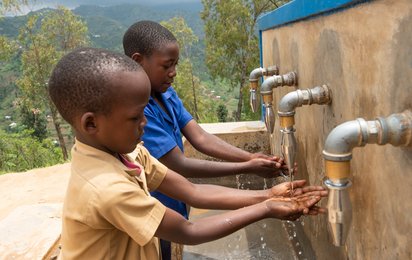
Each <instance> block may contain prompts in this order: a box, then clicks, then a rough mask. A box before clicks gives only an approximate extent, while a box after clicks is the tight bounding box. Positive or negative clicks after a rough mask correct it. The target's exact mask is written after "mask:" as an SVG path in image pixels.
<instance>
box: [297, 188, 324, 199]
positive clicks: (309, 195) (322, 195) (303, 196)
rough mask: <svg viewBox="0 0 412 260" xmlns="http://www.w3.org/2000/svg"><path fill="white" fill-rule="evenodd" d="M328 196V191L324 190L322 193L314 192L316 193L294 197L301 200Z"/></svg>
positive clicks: (310, 192) (306, 193) (311, 192)
mask: <svg viewBox="0 0 412 260" xmlns="http://www.w3.org/2000/svg"><path fill="white" fill-rule="evenodd" d="M327 195H328V191H327V190H322V191H319V190H314V191H308V192H305V193H303V194H301V195H297V196H294V197H295V198H298V199H300V198H305V197H311V196H319V197H326V196H327Z"/></svg>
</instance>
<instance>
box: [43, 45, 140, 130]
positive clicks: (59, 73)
mask: <svg viewBox="0 0 412 260" xmlns="http://www.w3.org/2000/svg"><path fill="white" fill-rule="evenodd" d="M128 71H130V72H135V71H143V69H142V67H141V66H140V65H139V64H138V63H137V62H135V61H133V60H132V59H130V58H129V57H127V56H125V55H123V54H120V53H114V52H111V51H108V50H103V49H96V48H80V49H77V50H74V51H72V52H70V53H69V54H67V55H65V56H64V57H63V58H62V59H61V60H60V61H59V62H58V63H57V65H56V67H55V68H54V69H53V72H52V75H51V77H50V79H49V95H50V97H51V99H52V101H53V103H54V104H55V105H56V107H57V109H58V110H59V112H60V114H61V116H62V117H63V118H64V119H65V120H66V121H67V122H68V123H70V124H71V125H73V123H74V117H75V116H76V115H79V114H81V113H85V112H95V113H104V114H105V113H109V112H110V110H111V96H112V93H113V91H114V90H113V89H112V88H111V85H110V82H111V77H113V75H114V74H116V73H118V72H128Z"/></svg>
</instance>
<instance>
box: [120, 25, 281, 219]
mask: <svg viewBox="0 0 412 260" xmlns="http://www.w3.org/2000/svg"><path fill="white" fill-rule="evenodd" d="M123 48H124V52H125V54H126V55H127V56H129V57H131V58H132V59H133V60H135V61H136V62H138V63H139V64H140V65H141V66H142V67H143V69H144V70H145V71H146V73H147V75H148V77H149V79H150V83H151V87H152V90H151V93H150V99H149V103H148V104H147V106H146V108H145V110H144V113H145V116H146V118H147V121H148V123H147V125H146V126H145V129H144V130H145V134H144V135H143V137H142V140H143V141H144V146H145V147H146V148H147V149H148V150H149V151H150V153H151V154H152V155H153V156H154V157H155V158H157V159H158V160H159V161H161V162H162V163H163V164H165V165H166V166H167V167H169V168H170V169H172V170H174V171H176V172H178V173H179V174H182V175H183V176H185V177H197V178H205V177H209V178H211V177H220V176H227V175H236V174H241V173H255V174H259V175H261V176H265V177H268V176H277V175H278V174H279V173H280V171H281V170H282V168H283V167H284V164H283V160H282V159H280V158H279V157H269V156H267V155H264V154H260V153H255V154H253V153H249V152H246V151H244V150H241V149H239V148H237V147H235V146H232V145H230V144H228V143H226V142H224V141H223V140H221V139H220V138H218V137H216V136H214V135H212V134H209V133H207V132H206V131H204V130H203V129H202V128H201V127H200V126H199V125H198V124H197V123H196V121H195V120H194V119H193V117H192V116H191V115H190V114H189V112H188V111H187V110H186V109H185V107H184V106H183V103H182V101H181V100H180V99H179V97H178V95H177V94H176V92H175V90H174V89H173V87H172V86H171V84H172V83H173V79H174V77H175V76H176V65H177V63H178V60H179V46H178V43H177V40H176V38H175V37H174V36H173V34H172V33H171V32H170V31H169V30H168V29H166V28H165V27H163V26H161V25H160V24H158V23H156V22H152V21H140V22H137V23H135V24H133V25H132V26H130V27H129V29H128V30H127V31H126V33H125V35H124V37H123ZM182 135H183V136H185V137H186V139H187V140H188V141H189V142H190V143H191V144H192V146H193V147H194V148H195V149H197V150H198V151H200V152H202V153H204V154H207V155H209V156H212V157H215V158H218V159H221V160H224V161H226V162H215V161H206V160H198V159H194V158H187V157H185V155H184V151H183V142H182ZM153 196H154V197H156V198H158V199H159V200H160V201H162V203H164V204H165V205H166V206H168V207H170V208H172V209H175V210H176V211H178V212H179V213H180V214H182V215H183V216H185V217H186V218H187V217H188V215H187V211H186V205H185V204H183V203H182V202H179V201H176V200H173V199H171V198H168V197H167V196H165V195H163V194H161V193H158V192H155V193H153Z"/></svg>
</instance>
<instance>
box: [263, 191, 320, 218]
mask: <svg viewBox="0 0 412 260" xmlns="http://www.w3.org/2000/svg"><path fill="white" fill-rule="evenodd" d="M320 199H321V196H317V195H313V194H311V193H307V194H301V195H298V196H296V197H292V198H284V197H274V198H271V199H268V200H266V201H265V203H266V207H267V210H268V214H269V216H270V217H274V218H278V219H282V220H296V219H298V218H299V217H300V216H302V215H317V214H320V213H324V212H325V210H324V209H321V208H319V207H318V206H316V205H315V204H316V203H318V202H319V201H320Z"/></svg>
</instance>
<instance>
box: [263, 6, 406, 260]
mask: <svg viewBox="0 0 412 260" xmlns="http://www.w3.org/2000/svg"><path fill="white" fill-rule="evenodd" d="M262 53H263V55H262V60H263V65H264V66H269V65H273V64H276V65H278V66H279V67H280V72H281V74H283V73H287V72H289V71H296V72H297V73H298V77H299V86H298V88H301V89H305V88H312V87H314V86H316V85H321V84H327V85H328V86H329V87H330V88H331V89H332V98H333V101H332V104H331V105H329V106H318V105H313V106H306V107H301V108H298V109H297V110H296V116H295V119H296V125H295V127H296V130H297V131H296V137H297V142H298V150H299V151H298V163H299V172H298V178H306V179H308V180H309V181H310V184H313V185H318V184H321V183H322V179H323V178H324V176H325V170H324V165H323V163H324V162H323V159H322V155H321V154H322V150H323V145H324V141H325V139H326V137H327V135H328V133H329V132H330V131H331V130H332V129H333V128H334V127H335V126H337V125H339V124H341V123H343V122H345V121H349V120H354V119H356V118H358V117H362V118H364V119H366V120H373V119H374V118H375V117H377V116H383V117H386V116H388V115H390V114H392V113H397V112H402V111H404V110H406V109H410V110H412V1H411V0H376V1H369V2H365V3H362V4H357V5H355V6H352V7H349V8H346V9H341V10H338V11H335V12H333V13H327V14H323V15H318V16H315V17H312V18H310V19H306V20H302V21H298V22H294V23H291V24H288V25H284V26H280V27H277V28H274V29H269V30H265V31H263V32H262ZM293 90H294V89H293V88H290V87H289V88H286V87H285V88H278V89H276V90H275V91H274V100H275V102H276V101H278V100H279V99H280V98H281V97H282V96H283V95H285V94H286V93H287V92H289V91H293ZM275 107H276V106H275ZM278 129H279V123H278V122H277V123H276V127H275V135H276V136H275V138H277V140H280V139H279V137H280V134H279V131H278ZM279 146H280V145H279V143H277V144H276V149H275V151H276V153H278V154H280V148H279ZM351 171H352V175H351V179H352V182H353V186H352V187H351V188H350V196H351V200H352V207H353V220H352V226H351V229H350V234H349V237H348V239H347V242H346V245H345V246H344V247H340V248H339V247H334V246H333V245H332V244H331V243H330V242H329V238H328V234H327V218H326V216H322V217H315V218H307V220H305V221H306V222H305V226H304V230H305V233H306V235H307V236H308V237H309V240H310V242H311V244H312V247H313V249H314V251H315V253H316V256H317V259H330V258H331V257H334V259H412V232H411V230H412V218H411V217H410V214H411V213H412V200H411V198H412V149H411V148H400V147H393V146H391V145H386V146H378V145H374V144H370V145H366V146H365V147H362V148H355V149H354V150H353V159H352V161H351ZM326 202H327V201H326V200H324V201H323V202H322V205H323V206H326Z"/></svg>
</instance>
